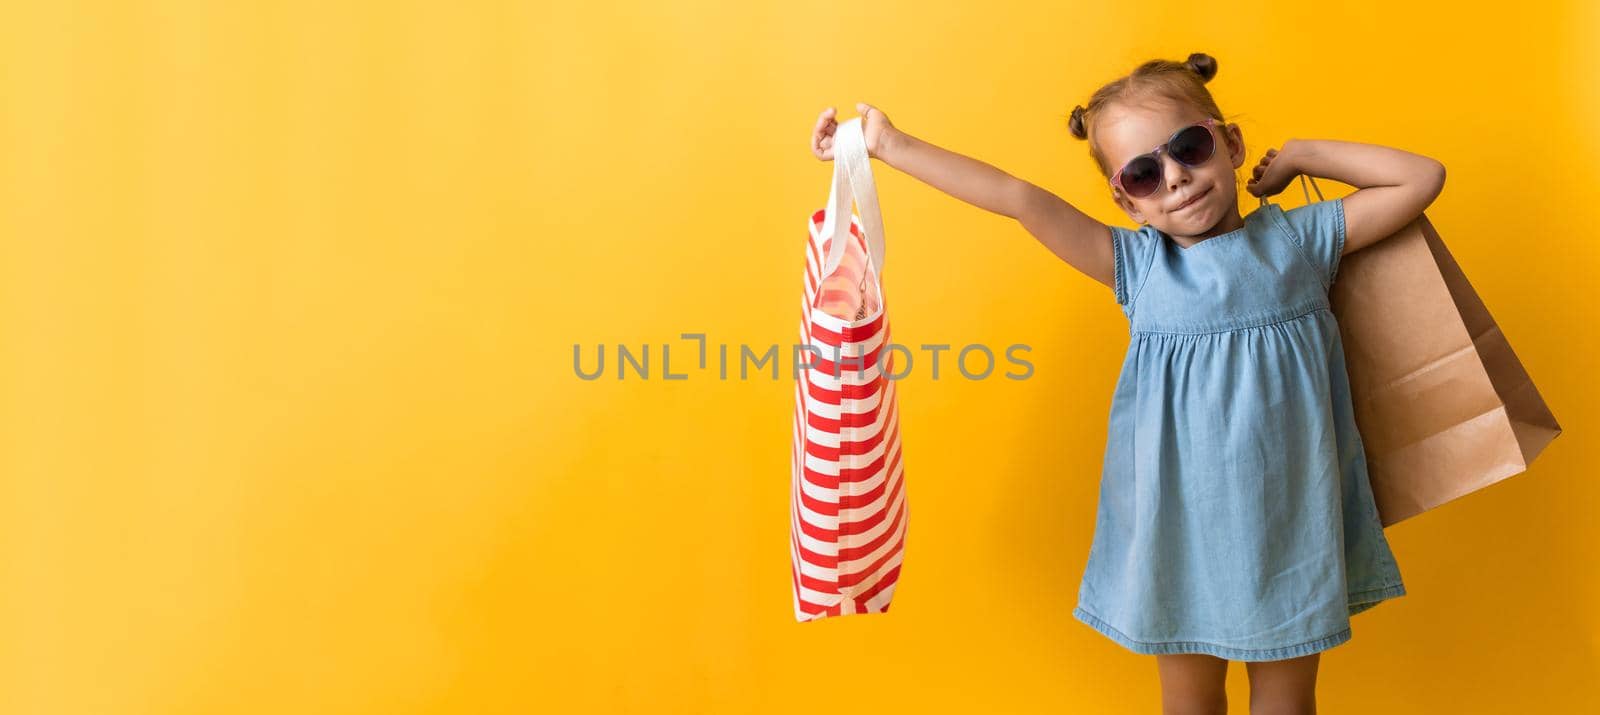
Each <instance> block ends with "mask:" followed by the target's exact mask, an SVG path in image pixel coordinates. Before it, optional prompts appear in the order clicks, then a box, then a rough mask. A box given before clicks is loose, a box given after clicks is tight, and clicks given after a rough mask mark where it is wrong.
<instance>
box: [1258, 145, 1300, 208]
mask: <svg viewBox="0 0 1600 715" xmlns="http://www.w3.org/2000/svg"><path fill="white" fill-rule="evenodd" d="M1299 175H1300V171H1299V169H1298V168H1297V167H1295V166H1294V162H1292V161H1288V160H1285V159H1282V158H1280V154H1279V152H1278V150H1277V149H1268V150H1267V154H1266V156H1263V157H1261V163H1259V164H1257V165H1256V168H1255V171H1254V172H1252V175H1251V178H1250V181H1249V182H1247V183H1246V184H1245V190H1246V191H1249V192H1250V193H1251V194H1252V195H1255V196H1258V197H1259V196H1272V195H1274V194H1276V193H1278V192H1280V191H1283V189H1284V187H1286V186H1288V185H1289V182H1290V181H1293V180H1294V177H1296V176H1299Z"/></svg>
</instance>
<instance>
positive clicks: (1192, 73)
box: [1067, 52, 1227, 179]
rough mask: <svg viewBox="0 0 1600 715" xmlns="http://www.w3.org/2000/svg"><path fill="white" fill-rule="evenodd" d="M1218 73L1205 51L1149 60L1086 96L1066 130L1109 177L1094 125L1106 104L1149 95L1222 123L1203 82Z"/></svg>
mask: <svg viewBox="0 0 1600 715" xmlns="http://www.w3.org/2000/svg"><path fill="white" fill-rule="evenodd" d="M1215 76H1217V60H1216V59H1215V58H1213V57H1212V56H1211V55H1208V54H1205V53H1204V52H1196V53H1193V54H1191V55H1189V59H1187V60H1185V61H1183V62H1173V61H1171V60H1150V61H1148V62H1145V63H1144V64H1141V65H1139V66H1138V67H1136V68H1134V70H1133V72H1132V73H1130V74H1129V75H1127V76H1126V77H1122V78H1120V79H1118V80H1116V81H1114V82H1111V83H1109V84H1107V85H1105V86H1104V87H1101V88H1100V89H1098V90H1095V93H1094V95H1093V96H1091V97H1090V98H1089V106H1088V107H1084V106H1082V105H1078V106H1076V107H1073V108H1072V114H1071V116H1070V117H1069V118H1068V119H1067V129H1068V131H1070V132H1072V136H1075V137H1077V138H1079V139H1086V140H1088V142H1089V156H1090V157H1091V158H1093V159H1094V162H1095V165H1096V166H1098V167H1099V168H1100V173H1101V174H1102V175H1104V176H1105V177H1106V178H1108V179H1109V178H1111V174H1112V172H1113V171H1114V169H1113V168H1112V167H1111V166H1109V165H1108V164H1107V162H1106V156H1105V153H1104V152H1102V151H1101V150H1100V145H1099V143H1098V142H1096V141H1095V131H1094V124H1095V119H1096V118H1098V116H1099V114H1100V112H1101V111H1103V110H1104V109H1105V108H1106V105H1108V104H1111V103H1113V102H1122V103H1138V102H1140V101H1143V100H1146V99H1148V98H1150V97H1163V98H1166V99H1169V100H1172V101H1175V102H1180V103H1187V104H1189V105H1191V106H1193V107H1195V108H1196V109H1199V110H1200V111H1201V112H1204V113H1205V114H1206V115H1207V116H1209V117H1211V118H1213V119H1216V120H1217V121H1219V122H1222V123H1224V124H1226V123H1227V120H1226V119H1224V118H1223V116H1222V110H1221V109H1219V108H1217V101H1216V100H1215V99H1213V98H1212V97H1211V92H1210V91H1208V90H1207V89H1206V82H1209V81H1211V78H1212V77H1215Z"/></svg>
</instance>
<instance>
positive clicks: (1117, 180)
mask: <svg viewBox="0 0 1600 715" xmlns="http://www.w3.org/2000/svg"><path fill="white" fill-rule="evenodd" d="M1221 123H1222V120H1220V119H1215V118H1212V117H1206V118H1205V119H1202V120H1200V121H1198V122H1195V123H1193V124H1190V125H1187V126H1183V127H1179V128H1178V130H1177V131H1175V132H1173V133H1172V136H1170V137H1167V140H1166V141H1164V142H1162V143H1161V146H1158V147H1156V148H1155V149H1152V150H1150V151H1148V152H1145V153H1143V154H1140V155H1138V156H1136V157H1133V158H1132V159H1129V160H1128V161H1127V163H1125V164H1123V165H1122V168H1121V169H1117V173H1115V174H1112V175H1111V188H1113V189H1118V190H1120V191H1121V192H1122V193H1123V194H1124V195H1126V196H1128V197H1129V198H1135V199H1142V198H1145V197H1146V196H1154V195H1155V194H1156V192H1155V191H1151V192H1150V193H1148V194H1144V195H1141V196H1135V195H1134V194H1133V192H1131V191H1129V190H1128V187H1126V186H1123V185H1122V172H1123V171H1125V170H1126V169H1127V168H1128V166H1129V165H1130V164H1132V163H1133V162H1135V161H1138V160H1140V159H1143V158H1144V157H1147V156H1148V157H1152V158H1154V159H1155V160H1156V165H1157V166H1160V165H1161V155H1162V154H1164V153H1167V151H1168V149H1167V147H1170V146H1172V142H1173V141H1175V140H1176V139H1177V138H1178V135H1179V134H1182V133H1184V132H1186V131H1189V130H1190V129H1193V128H1195V127H1199V126H1204V127H1205V128H1206V131H1207V132H1210V131H1211V130H1212V129H1213V128H1215V127H1216V126H1217V125H1218V124H1221ZM1216 155H1217V137H1216V134H1215V133H1214V132H1213V133H1212V136H1211V156H1208V157H1206V158H1205V161H1202V162H1200V163H1199V164H1190V163H1188V162H1186V161H1184V160H1182V159H1179V158H1178V157H1176V156H1174V157H1172V159H1173V161H1176V162H1178V163H1179V164H1183V165H1184V166H1187V167H1190V168H1194V167H1197V166H1203V165H1204V164H1205V163H1206V161H1211V159H1212V157H1215V156H1216ZM1156 188H1157V190H1159V189H1160V187H1159V186H1157V187H1156Z"/></svg>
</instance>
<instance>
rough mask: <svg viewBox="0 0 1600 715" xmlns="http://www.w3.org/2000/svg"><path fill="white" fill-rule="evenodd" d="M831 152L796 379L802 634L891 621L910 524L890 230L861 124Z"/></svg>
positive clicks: (794, 518) (797, 595)
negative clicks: (822, 625) (888, 271)
mask: <svg viewBox="0 0 1600 715" xmlns="http://www.w3.org/2000/svg"><path fill="white" fill-rule="evenodd" d="M833 151H834V160H833V163H834V167H833V188H832V189H831V191H830V194H829V196H828V207H827V208H826V209H824V210H822V211H819V212H817V213H815V214H813V215H812V217H811V221H810V225H809V234H810V239H809V242H808V244H807V251H806V276H805V294H804V299H803V301H802V303H801V318H800V344H801V346H802V349H801V350H798V351H797V355H803V356H804V359H803V360H801V361H800V362H801V364H800V365H797V366H796V370H795V413H794V450H793V480H792V491H791V494H790V556H791V572H792V576H793V582H794V612H795V618H796V619H797V620H799V621H802V622H803V621H812V620H817V619H821V618H826V617H828V616H839V615H849V614H853V613H882V612H885V611H888V610H889V601H890V599H891V598H892V597H893V596H894V588H895V584H896V582H897V581H898V580H899V576H900V565H901V562H902V560H903V558H904V555H905V537H906V524H907V519H908V517H909V514H910V512H909V510H908V509H907V507H906V490H905V473H904V469H903V466H902V464H901V459H900V423H899V411H898V410H897V409H896V408H897V401H896V397H895V383H896V380H893V379H890V378H889V377H888V375H892V374H894V351H893V350H888V349H887V347H888V346H889V316H888V310H887V309H886V307H885V306H884V303H883V284H882V275H881V273H882V270H883V258H884V241H883V218H882V216H881V215H880V214H879V212H878V200H877V189H876V187H875V185H874V184H873V181H872V168H871V162H870V160H869V158H868V155H867V148H866V141H865V137H864V136H863V134H862V128H861V120H860V118H855V119H851V120H849V121H846V122H843V123H841V124H840V125H839V127H838V129H837V131H836V132H835V133H834V148H833ZM852 198H854V200H855V204H856V206H857V208H858V209H859V211H860V213H859V214H856V215H852V212H851V208H850V207H851V203H850V202H851V199H852ZM846 217H848V220H845V219H846ZM835 234H837V235H835ZM841 316H842V317H841Z"/></svg>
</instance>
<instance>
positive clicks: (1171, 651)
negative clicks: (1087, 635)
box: [1072, 583, 1406, 661]
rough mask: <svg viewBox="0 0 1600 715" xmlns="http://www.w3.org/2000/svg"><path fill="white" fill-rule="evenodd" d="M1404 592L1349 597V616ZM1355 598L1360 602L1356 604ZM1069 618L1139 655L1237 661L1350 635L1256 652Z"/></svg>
mask: <svg viewBox="0 0 1600 715" xmlns="http://www.w3.org/2000/svg"><path fill="white" fill-rule="evenodd" d="M1405 593H1406V587H1405V584H1403V583H1395V584H1392V585H1389V586H1383V587H1380V588H1376V589H1372V590H1368V591H1361V592H1359V593H1352V594H1350V595H1349V599H1350V600H1349V601H1348V608H1349V609H1350V615H1352V616H1353V615H1355V614H1357V613H1360V612H1362V611H1365V610H1367V609H1369V608H1372V607H1373V606H1376V605H1378V604H1379V603H1382V602H1383V601H1385V600H1387V599H1389V598H1393V597H1396V596H1404V595H1405ZM1356 599H1362V600H1360V601H1357V600H1356ZM1072 615H1073V617H1075V618H1077V619H1078V620H1079V621H1082V622H1083V623H1084V624H1085V625H1087V626H1089V627H1090V628H1093V629H1094V630H1096V631H1098V632H1099V633H1100V634H1101V635H1104V636H1105V637H1107V638H1110V639H1111V640H1113V641H1116V642H1117V643H1118V644H1119V645H1121V646H1122V647H1124V648H1127V649H1128V650H1131V651H1133V652H1135V653H1138V654H1140V655H1177V654H1184V653H1199V654H1203V655H1211V656H1216V657H1218V658H1226V659H1228V660H1239V661H1264V660H1284V659H1288V658H1298V657H1300V656H1304V655H1310V654H1312V653H1316V652H1320V651H1324V650H1327V649H1329V648H1332V647H1334V646H1337V645H1341V644H1343V643H1345V642H1346V641H1349V640H1350V635H1351V631H1350V626H1349V625H1346V626H1345V627H1344V628H1341V629H1339V630H1338V631H1336V632H1334V633H1332V634H1329V635H1326V636H1323V637H1321V638H1317V639H1315V640H1310V641H1306V642H1305V643H1298V644H1295V645H1290V646H1283V647H1280V648H1259V649H1252V648H1233V647H1229V646H1225V645H1219V644H1217V643H1207V642H1205V641H1161V642H1149V641H1140V640H1134V639H1133V638H1132V637H1130V636H1128V635H1127V634H1125V633H1123V632H1122V631H1119V630H1117V629H1116V628H1113V627H1112V626H1111V624H1109V623H1106V622H1105V621H1103V620H1100V619H1099V618H1097V617H1096V616H1095V615H1094V614H1091V613H1089V612H1088V611H1087V610H1085V609H1084V608H1083V606H1082V605H1079V606H1078V607H1076V608H1074V609H1073V610H1072Z"/></svg>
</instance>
